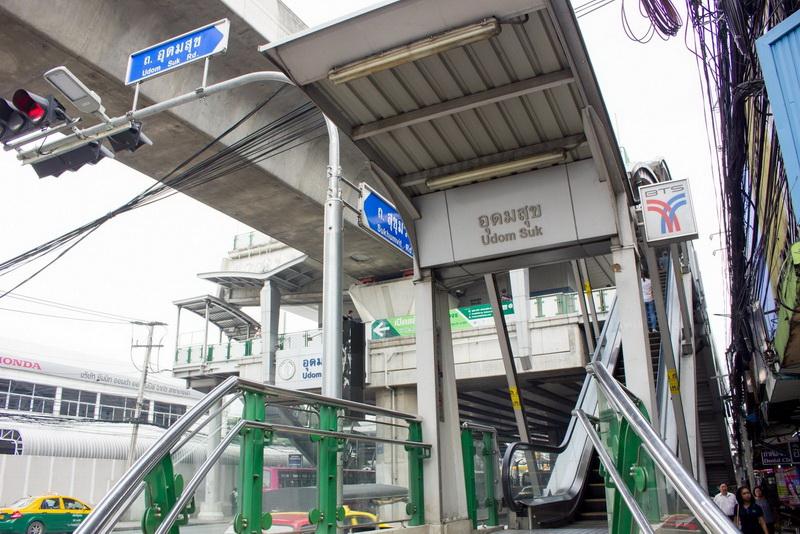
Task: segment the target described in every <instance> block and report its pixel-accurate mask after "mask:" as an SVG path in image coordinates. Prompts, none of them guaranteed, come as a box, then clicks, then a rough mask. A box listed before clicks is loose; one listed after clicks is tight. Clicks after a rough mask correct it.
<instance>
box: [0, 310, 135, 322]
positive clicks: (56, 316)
mask: <svg viewBox="0 0 800 534" xmlns="http://www.w3.org/2000/svg"><path fill="white" fill-rule="evenodd" d="M0 310H1V311H7V312H15V313H24V314H26V315H38V316H40V317H52V318H54V319H68V320H70V321H84V322H87V323H104V324H118V325H119V324H125V325H126V324H129V322H128V321H106V320H103V319H90V318H88V317H69V316H67V315H55V314H50V313H38V312H32V311H28V310H18V309H15V308H0Z"/></svg>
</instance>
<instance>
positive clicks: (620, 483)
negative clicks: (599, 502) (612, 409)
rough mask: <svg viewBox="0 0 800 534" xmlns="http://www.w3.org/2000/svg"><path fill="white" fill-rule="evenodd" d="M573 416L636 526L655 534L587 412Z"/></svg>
mask: <svg viewBox="0 0 800 534" xmlns="http://www.w3.org/2000/svg"><path fill="white" fill-rule="evenodd" d="M572 415H574V416H575V417H576V418H577V419H578V421H579V422H580V423H581V425H583V428H584V429H585V430H586V435H587V436H589V439H590V440H591V442H592V445H594V448H595V450H596V451H597V455H598V456H600V461H601V462H603V466H604V467H605V469H606V472H607V473H608V474H609V476H611V480H613V481H614V488H615V489H616V490H617V491H619V494H620V495H621V496H622V500H623V501H625V505H626V506H627V507H628V510H630V512H631V515H632V516H633V520H634V521H636V524H637V525H639V528H640V529H642V532H645V533H647V534H653V532H654V531H653V527H651V526H650V523H649V522H648V521H647V518H646V517H645V515H644V512H642V509H641V508H640V507H639V505H638V504H637V502H636V500H635V499H634V498H633V495H632V494H631V491H630V490H629V489H628V486H626V485H625V481H624V480H622V476H620V474H619V471H617V468H616V466H614V460H612V459H611V456H610V455H609V454H608V451H606V449H605V447H603V442H602V441H601V440H600V436H599V435H598V434H597V431H596V430H595V429H594V427H593V426H592V423H591V422H590V421H589V418H588V417H586V412H584V411H583V410H573V411H572Z"/></svg>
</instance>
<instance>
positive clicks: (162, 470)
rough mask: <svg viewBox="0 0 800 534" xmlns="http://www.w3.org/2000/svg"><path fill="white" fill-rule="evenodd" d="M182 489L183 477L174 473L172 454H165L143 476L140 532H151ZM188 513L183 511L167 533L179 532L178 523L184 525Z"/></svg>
mask: <svg viewBox="0 0 800 534" xmlns="http://www.w3.org/2000/svg"><path fill="white" fill-rule="evenodd" d="M182 491H183V477H182V476H181V475H176V474H175V470H174V468H173V466H172V456H171V455H170V454H167V455H166V456H164V457H163V458H162V459H161V461H159V462H158V464H157V465H156V466H155V467H154V468H153V470H152V471H150V472H149V473H147V475H145V477H144V500H145V509H144V514H143V515H142V522H141V526H142V532H143V533H144V534H153V533H154V532H155V531H156V529H157V528H158V526H159V525H160V524H161V522H162V521H163V520H164V516H165V515H167V512H169V510H171V509H172V507H173V506H175V501H176V500H177V496H178V495H179V494H180V493H181V492H182ZM187 520H188V515H187V514H186V513H184V514H183V515H182V516H179V517H178V520H177V521H176V522H175V523H174V524H173V525H172V527H171V528H170V529H169V534H180V528H179V527H178V525H185V524H186V523H187Z"/></svg>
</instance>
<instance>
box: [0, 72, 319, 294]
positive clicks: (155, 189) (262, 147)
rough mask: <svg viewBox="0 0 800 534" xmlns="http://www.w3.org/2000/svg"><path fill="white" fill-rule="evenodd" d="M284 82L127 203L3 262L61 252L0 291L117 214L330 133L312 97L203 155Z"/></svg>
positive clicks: (10, 265)
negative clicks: (311, 99) (237, 138)
mask: <svg viewBox="0 0 800 534" xmlns="http://www.w3.org/2000/svg"><path fill="white" fill-rule="evenodd" d="M284 87H285V86H282V87H281V88H279V89H278V90H277V91H275V92H274V93H273V94H272V95H270V96H269V97H268V98H267V99H265V100H264V101H263V102H262V103H260V104H258V105H257V106H256V107H255V108H254V109H253V110H252V111H250V112H248V113H247V114H245V115H244V116H243V117H242V118H241V119H239V120H238V121H236V123H234V124H233V125H232V126H231V127H230V128H228V129H227V130H225V131H224V132H223V133H221V134H220V135H218V136H217V137H216V138H215V139H214V140H213V141H211V142H209V143H208V144H206V145H205V146H204V147H202V148H201V149H200V150H198V151H197V152H195V153H194V154H192V156H190V157H189V158H187V159H186V160H184V161H183V162H181V163H180V164H178V165H177V166H176V167H175V168H174V169H173V170H172V171H170V172H169V173H168V174H167V175H166V176H164V177H163V178H161V180H160V181H159V182H157V183H155V184H153V185H152V186H150V187H148V188H147V189H145V190H144V191H142V192H141V193H139V194H138V195H136V196H135V197H133V198H132V199H131V200H129V201H128V202H126V203H125V204H123V205H122V206H120V207H118V208H116V209H114V210H112V211H110V212H108V213H106V214H105V215H103V216H101V217H99V218H97V219H95V220H93V221H91V222H89V223H86V224H84V225H83V226H80V227H78V228H75V229H74V230H71V231H69V232H67V233H65V234H62V235H61V236H59V237H57V238H55V239H52V240H50V241H48V242H46V243H43V244H41V245H39V246H37V247H34V248H32V249H30V250H28V251H26V252H23V253H22V254H19V255H18V256H15V257H13V258H10V259H8V260H6V261H4V262H0V276H4V275H7V274H9V273H10V272H12V271H14V270H15V269H17V268H19V267H22V266H24V265H26V264H28V263H30V262H32V261H35V260H38V259H41V258H43V257H45V256H47V255H50V254H54V253H57V255H56V257H55V258H54V259H52V260H51V261H49V262H48V263H46V264H45V265H44V266H43V267H41V268H40V269H38V270H37V271H35V272H34V273H33V274H32V275H30V276H28V277H27V278H25V279H24V280H22V281H21V282H20V283H18V284H16V285H15V286H13V287H12V288H11V289H9V290H8V291H5V292H3V293H0V298H3V297H4V296H6V295H8V294H9V293H10V292H12V291H14V290H16V289H17V288H19V287H21V286H22V285H24V284H25V283H27V282H29V281H30V280H31V279H33V278H34V277H35V276H37V275H38V274H40V273H41V272H42V271H44V270H45V269H46V268H47V267H49V266H50V265H52V264H53V263H55V262H56V261H58V260H59V259H60V258H61V257H63V256H64V255H65V254H66V253H67V252H69V251H70V250H71V249H72V248H74V247H75V246H76V245H77V244H78V243H80V241H82V240H83V239H85V238H86V237H88V236H89V235H90V234H91V233H92V232H94V231H95V230H97V228H99V227H100V226H101V225H103V224H104V223H106V222H107V221H109V220H110V219H112V218H114V217H116V216H117V215H120V214H122V213H126V212H128V211H131V210H134V209H137V208H141V207H144V206H149V205H151V204H153V203H154V202H158V201H160V200H163V199H165V198H169V197H170V196H172V195H174V194H175V193H179V192H181V193H185V192H187V191H189V190H191V189H193V188H195V187H198V186H201V185H204V184H207V183H209V182H211V181H213V180H216V179H218V178H221V177H223V176H228V175H230V174H232V173H235V172H237V171H240V170H242V169H244V168H246V167H249V166H251V165H254V164H256V163H258V162H260V161H263V160H265V159H268V158H271V157H274V156H277V155H279V154H282V153H284V152H286V151H288V150H291V149H293V148H296V147H298V146H300V145H302V144H304V143H308V142H310V141H312V140H314V139H316V138H318V137H320V136H322V135H325V131H324V126H325V123H324V118H323V116H322V114H321V113H320V112H319V111H318V110H317V109H316V108H315V107H314V105H313V104H312V103H310V102H309V103H305V104H301V105H300V106H298V107H296V108H294V109H292V110H290V111H289V112H288V113H285V114H283V115H281V116H280V117H278V118H276V119H274V120H272V121H270V122H268V123H267V124H265V125H264V126H261V127H259V128H257V129H255V130H254V131H253V132H251V133H250V134H247V135H245V136H243V137H241V138H240V139H239V140H237V141H235V142H233V143H231V144H230V145H228V146H225V147H223V148H222V149H220V150H218V151H215V152H213V153H211V154H208V155H206V156H205V158H204V159H200V158H201V157H202V156H203V155H204V154H205V153H207V152H209V151H210V149H211V148H212V147H215V148H216V146H218V144H219V143H220V141H221V140H222V139H223V138H225V137H227V136H228V135H230V134H231V133H232V132H234V131H235V130H237V129H238V128H240V127H241V126H242V125H243V124H244V123H245V122H247V121H248V119H250V118H252V117H253V116H254V115H255V114H256V113H258V112H259V111H261V110H262V109H263V108H264V107H265V106H267V105H268V104H269V103H270V102H271V101H272V99H274V98H275V97H276V96H277V95H278V94H279V93H280V92H281V91H282V90H283V89H284ZM199 159H200V160H199ZM196 160H199V161H196Z"/></svg>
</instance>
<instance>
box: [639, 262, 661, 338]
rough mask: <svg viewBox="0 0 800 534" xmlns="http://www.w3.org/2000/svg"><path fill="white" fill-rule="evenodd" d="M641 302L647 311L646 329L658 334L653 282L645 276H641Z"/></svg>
mask: <svg viewBox="0 0 800 534" xmlns="http://www.w3.org/2000/svg"><path fill="white" fill-rule="evenodd" d="M642 300H644V308H645V310H646V311H647V328H648V329H649V330H650V331H651V332H658V319H657V318H656V302H655V300H654V299H653V282H651V281H650V278H648V277H647V275H646V274H642Z"/></svg>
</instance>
